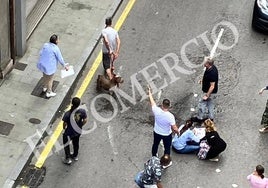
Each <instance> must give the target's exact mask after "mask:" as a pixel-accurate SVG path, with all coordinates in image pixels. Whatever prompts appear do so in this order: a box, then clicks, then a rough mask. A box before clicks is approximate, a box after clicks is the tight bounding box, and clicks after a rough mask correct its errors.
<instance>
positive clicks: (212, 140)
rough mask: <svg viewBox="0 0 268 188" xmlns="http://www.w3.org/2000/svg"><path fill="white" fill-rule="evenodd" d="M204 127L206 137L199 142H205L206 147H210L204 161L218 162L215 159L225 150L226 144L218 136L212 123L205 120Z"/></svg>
mask: <svg viewBox="0 0 268 188" xmlns="http://www.w3.org/2000/svg"><path fill="white" fill-rule="evenodd" d="M204 125H205V128H206V135H205V136H204V137H203V138H202V139H201V140H200V141H202V140H207V142H208V145H209V146H210V149H209V151H208V153H207V156H206V159H210V160H211V161H218V160H219V159H218V158H216V157H217V156H218V155H219V154H220V153H221V152H223V151H224V150H225V149H226V147H227V144H226V142H225V141H224V140H223V139H222V138H221V137H220V136H219V134H218V132H217V131H216V127H215V124H214V122H213V121H211V120H210V119H207V120H205V121H204Z"/></svg>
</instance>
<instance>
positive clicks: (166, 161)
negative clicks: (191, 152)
mask: <svg viewBox="0 0 268 188" xmlns="http://www.w3.org/2000/svg"><path fill="white" fill-rule="evenodd" d="M170 161H171V157H170V155H168V154H165V155H163V156H162V157H161V159H160V164H161V165H162V166H167V165H168V164H169V163H170Z"/></svg>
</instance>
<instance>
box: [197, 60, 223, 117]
mask: <svg viewBox="0 0 268 188" xmlns="http://www.w3.org/2000/svg"><path fill="white" fill-rule="evenodd" d="M204 67H205V72H204V76H203V79H202V80H201V81H199V83H201V84H202V91H203V92H204V94H205V95H204V96H203V98H202V99H201V101H200V102H199V104H198V115H197V117H195V118H192V121H194V122H202V121H204V120H205V119H206V117H205V112H206V109H208V118H209V119H211V120H213V119H214V104H213V101H212V97H211V95H212V94H215V93H217V92H218V80H219V75H218V69H217V67H216V66H215V65H214V61H213V60H212V59H210V58H207V57H206V58H205V61H204Z"/></svg>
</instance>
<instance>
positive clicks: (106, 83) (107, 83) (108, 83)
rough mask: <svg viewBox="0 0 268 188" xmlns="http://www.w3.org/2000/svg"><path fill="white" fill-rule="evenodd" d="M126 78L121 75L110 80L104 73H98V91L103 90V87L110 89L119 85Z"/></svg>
mask: <svg viewBox="0 0 268 188" xmlns="http://www.w3.org/2000/svg"><path fill="white" fill-rule="evenodd" d="M123 82H124V80H123V78H122V77H120V76H116V75H115V76H114V77H113V78H112V80H109V79H107V78H106V76H104V75H98V79H97V91H101V90H102V89H104V90H107V91H109V90H110V88H112V87H114V86H117V87H119V84H121V83H123Z"/></svg>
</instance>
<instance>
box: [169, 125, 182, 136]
mask: <svg viewBox="0 0 268 188" xmlns="http://www.w3.org/2000/svg"><path fill="white" fill-rule="evenodd" d="M171 129H172V130H173V131H174V132H175V133H176V134H178V135H179V134H180V133H179V129H178V127H177V125H172V126H171Z"/></svg>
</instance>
